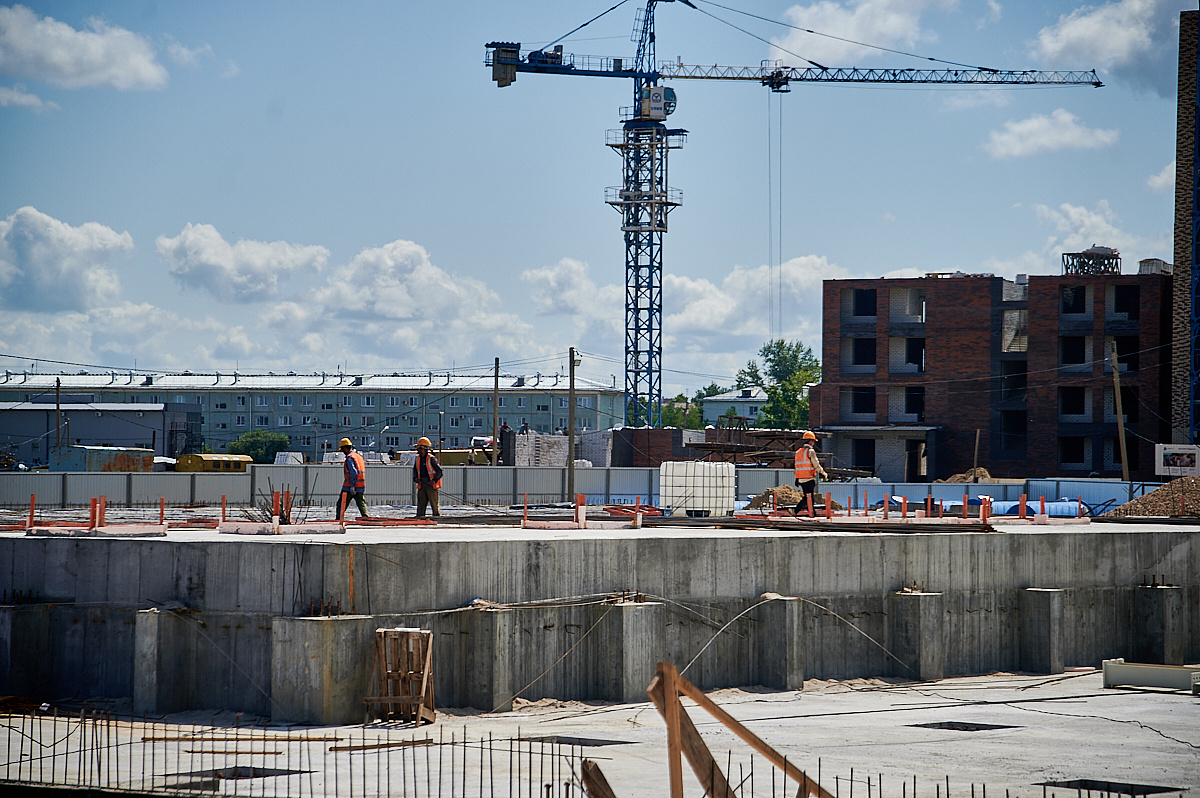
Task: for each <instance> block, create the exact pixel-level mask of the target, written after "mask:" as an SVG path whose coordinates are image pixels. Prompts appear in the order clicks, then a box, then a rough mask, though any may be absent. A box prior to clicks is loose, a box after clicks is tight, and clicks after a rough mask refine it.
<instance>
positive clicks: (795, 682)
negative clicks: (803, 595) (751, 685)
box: [755, 598, 804, 690]
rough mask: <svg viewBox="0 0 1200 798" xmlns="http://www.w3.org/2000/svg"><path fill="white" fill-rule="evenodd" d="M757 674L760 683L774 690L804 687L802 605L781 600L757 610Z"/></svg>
mask: <svg viewBox="0 0 1200 798" xmlns="http://www.w3.org/2000/svg"><path fill="white" fill-rule="evenodd" d="M755 615H756V616H757V618H756V620H758V621H759V622H760V626H759V627H758V630H757V634H758V636H759V645H758V673H759V678H760V680H761V682H762V683H763V684H764V685H766V686H767V687H774V688H775V689H776V690H800V689H803V687H804V602H802V601H801V600H800V599H798V598H782V599H776V600H775V601H771V602H768V603H766V604H764V605H763V606H761V607H759V608H758V610H756V612H755Z"/></svg>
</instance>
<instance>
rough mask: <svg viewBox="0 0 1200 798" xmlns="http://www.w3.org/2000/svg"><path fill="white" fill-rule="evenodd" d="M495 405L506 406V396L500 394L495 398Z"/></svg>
mask: <svg viewBox="0 0 1200 798" xmlns="http://www.w3.org/2000/svg"><path fill="white" fill-rule="evenodd" d="M496 407H508V397H507V396H501V397H499V398H498V399H497V400H496Z"/></svg>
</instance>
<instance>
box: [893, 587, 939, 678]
mask: <svg viewBox="0 0 1200 798" xmlns="http://www.w3.org/2000/svg"><path fill="white" fill-rule="evenodd" d="M944 629H945V612H944V609H943V602H942V594H941V593H891V594H889V595H888V649H889V650H890V651H891V652H892V654H894V655H895V656H896V658H897V659H899V660H900V661H901V662H903V663H904V665H905V666H907V667H901V666H900V665H898V664H895V667H894V671H893V672H894V675H896V676H901V677H903V678H907V679H921V680H930V679H941V678H942V676H943V671H944V665H945V635H944ZM893 663H894V660H893Z"/></svg>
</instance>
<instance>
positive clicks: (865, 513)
mask: <svg viewBox="0 0 1200 798" xmlns="http://www.w3.org/2000/svg"><path fill="white" fill-rule="evenodd" d="M869 506H870V505H869V504H867V492H866V491H865V490H864V491H863V518H866V517H867V515H868V513H869V510H868V509H867V508H868V507H869Z"/></svg>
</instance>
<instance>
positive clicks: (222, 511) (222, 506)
mask: <svg viewBox="0 0 1200 798" xmlns="http://www.w3.org/2000/svg"><path fill="white" fill-rule="evenodd" d="M221 523H222V524H223V523H225V494H224V493H222V494H221Z"/></svg>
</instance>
